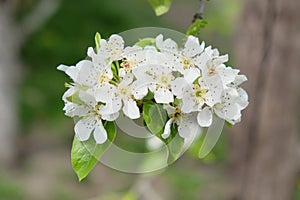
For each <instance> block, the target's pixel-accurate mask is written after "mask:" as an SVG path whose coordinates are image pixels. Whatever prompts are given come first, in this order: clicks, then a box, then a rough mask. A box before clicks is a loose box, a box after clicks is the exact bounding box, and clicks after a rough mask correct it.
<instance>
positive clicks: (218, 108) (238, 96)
mask: <svg viewBox="0 0 300 200" xmlns="http://www.w3.org/2000/svg"><path fill="white" fill-rule="evenodd" d="M247 106H248V95H247V93H246V92H245V90H243V89H242V88H237V89H235V88H228V89H226V90H224V92H223V94H222V97H221V103H219V104H216V105H215V106H214V112H215V113H216V114H217V115H218V116H219V117H220V118H222V119H225V120H226V121H228V122H229V123H231V124H235V123H237V122H239V121H240V119H241V111H242V110H243V109H245V108H246V107H247Z"/></svg>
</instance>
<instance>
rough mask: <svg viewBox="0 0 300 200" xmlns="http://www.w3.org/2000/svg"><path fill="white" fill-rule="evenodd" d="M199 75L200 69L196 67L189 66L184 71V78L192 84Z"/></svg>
mask: <svg viewBox="0 0 300 200" xmlns="http://www.w3.org/2000/svg"><path fill="white" fill-rule="evenodd" d="M199 76H200V70H199V69H197V68H190V69H188V70H186V71H185V73H184V79H185V80H186V81H187V82H188V83H189V84H192V83H193V82H194V81H195V80H196V79H197V78H198V77H199Z"/></svg>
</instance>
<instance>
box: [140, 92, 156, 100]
mask: <svg viewBox="0 0 300 200" xmlns="http://www.w3.org/2000/svg"><path fill="white" fill-rule="evenodd" d="M153 98H154V93H153V92H151V91H150V90H148V93H147V95H146V96H144V98H143V100H152V99H153Z"/></svg>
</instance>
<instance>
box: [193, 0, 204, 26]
mask: <svg viewBox="0 0 300 200" xmlns="http://www.w3.org/2000/svg"><path fill="white" fill-rule="evenodd" d="M199 1H200V5H199V8H198V10H197V12H196V13H195V15H194V18H193V21H192V22H193V23H194V22H195V21H196V20H197V19H203V18H204V17H203V13H204V8H205V5H206V2H205V0H199Z"/></svg>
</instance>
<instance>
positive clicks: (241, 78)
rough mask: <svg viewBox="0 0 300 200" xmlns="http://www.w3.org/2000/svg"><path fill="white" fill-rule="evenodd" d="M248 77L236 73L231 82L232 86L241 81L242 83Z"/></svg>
mask: <svg viewBox="0 0 300 200" xmlns="http://www.w3.org/2000/svg"><path fill="white" fill-rule="evenodd" d="M247 80H248V79H247V77H246V76H245V75H237V76H236V77H235V80H234V82H233V85H234V86H239V85H241V84H242V83H244V82H245V81H247Z"/></svg>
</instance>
